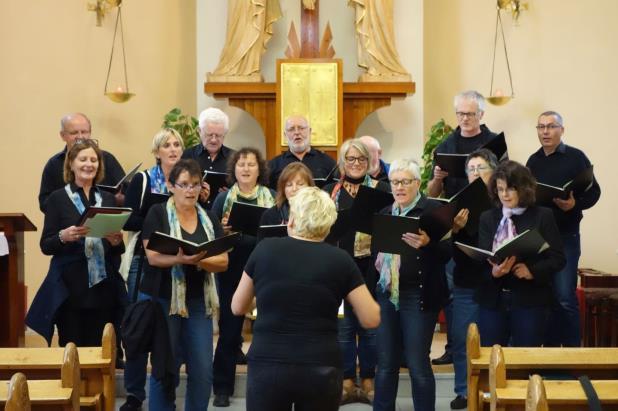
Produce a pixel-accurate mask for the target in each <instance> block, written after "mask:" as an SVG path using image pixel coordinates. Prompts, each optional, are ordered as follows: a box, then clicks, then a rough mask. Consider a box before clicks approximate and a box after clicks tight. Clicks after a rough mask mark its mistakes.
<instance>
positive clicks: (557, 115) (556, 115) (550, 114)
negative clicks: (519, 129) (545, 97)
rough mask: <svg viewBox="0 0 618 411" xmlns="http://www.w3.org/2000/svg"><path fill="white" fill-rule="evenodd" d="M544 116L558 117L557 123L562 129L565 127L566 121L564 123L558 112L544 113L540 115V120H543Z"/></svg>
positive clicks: (549, 111)
mask: <svg viewBox="0 0 618 411" xmlns="http://www.w3.org/2000/svg"><path fill="white" fill-rule="evenodd" d="M543 116H554V117H556V121H557V122H558V124H560V126H561V127H564V121H562V116H561V115H560V114H559V113H558V112H556V111H552V110H548V111H544V112H542V113H541V114H539V118H541V117H543Z"/></svg>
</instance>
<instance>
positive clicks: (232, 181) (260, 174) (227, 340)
mask: <svg viewBox="0 0 618 411" xmlns="http://www.w3.org/2000/svg"><path fill="white" fill-rule="evenodd" d="M227 172H228V176H229V177H228V183H229V186H230V189H229V190H228V191H225V192H222V193H219V194H218V195H217V197H216V198H215V202H214V203H213V206H212V210H213V212H214V213H215V215H216V216H217V218H219V219H220V221H221V223H222V224H223V226H224V228H225V229H226V230H229V228H230V227H228V226H227V221H228V218H229V215H230V211H231V210H232V205H233V204H234V203H235V202H242V203H248V204H254V205H258V206H260V207H269V208H270V207H272V206H273V205H274V203H275V200H274V197H275V192H274V191H272V190H271V189H269V188H268V187H267V186H266V184H267V183H268V168H267V166H266V162H265V161H264V159H263V158H262V155H261V153H260V152H259V151H258V150H257V149H255V148H250V147H249V148H247V147H245V148H241V149H240V150H238V151H236V152H235V153H234V154H233V155H232V156H231V157H230V159H229V161H228V164H227ZM256 241H257V239H256V237H254V236H252V235H247V234H243V235H242V238H241V240H240V243H239V244H238V245H236V247H234V249H233V250H232V251H231V252H230V264H229V267H228V269H227V271H226V272H224V273H221V274H219V275H218V276H217V290H218V292H219V302H220V305H221V311H220V312H219V340H218V341H217V348H216V350H215V360H214V382H213V390H214V394H215V399H214V401H213V405H214V406H215V407H227V406H229V404H230V396H232V395H233V393H234V381H235V376H236V355H237V352H238V347H239V345H240V341H241V340H240V338H241V333H242V326H243V323H244V320H245V317H244V316H235V315H234V314H233V313H232V310H231V303H232V296H233V295H234V291H236V287H238V282H239V281H240V277H241V275H242V272H243V269H244V267H245V264H246V262H247V259H248V258H249V255H250V254H251V252H252V251H253V248H254V247H255V244H256Z"/></svg>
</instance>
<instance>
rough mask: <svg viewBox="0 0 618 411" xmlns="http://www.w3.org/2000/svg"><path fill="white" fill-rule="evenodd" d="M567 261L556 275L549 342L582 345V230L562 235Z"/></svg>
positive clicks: (572, 345)
mask: <svg viewBox="0 0 618 411" xmlns="http://www.w3.org/2000/svg"><path fill="white" fill-rule="evenodd" d="M562 243H563V245H564V255H565V257H566V265H565V266H564V268H563V269H562V270H561V271H558V272H557V273H556V275H555V276H554V284H553V292H554V304H553V307H552V310H551V312H550V317H549V324H548V328H547V335H546V338H545V345H546V346H550V347H559V346H561V345H563V346H565V347H579V346H580V345H581V330H580V319H579V304H578V301H577V291H576V290H577V265H578V263H579V256H580V254H581V246H580V237H579V233H578V234H568V235H563V236H562Z"/></svg>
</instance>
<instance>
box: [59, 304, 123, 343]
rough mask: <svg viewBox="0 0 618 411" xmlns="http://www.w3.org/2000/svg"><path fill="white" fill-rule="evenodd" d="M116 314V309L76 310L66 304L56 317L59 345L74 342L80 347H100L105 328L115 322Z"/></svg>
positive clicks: (61, 307)
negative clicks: (107, 324)
mask: <svg viewBox="0 0 618 411" xmlns="http://www.w3.org/2000/svg"><path fill="white" fill-rule="evenodd" d="M114 314H115V309H114V308H99V309H93V308H76V307H73V306H71V305H69V304H68V303H64V304H63V305H62V306H60V309H59V310H58V313H57V317H56V326H57V327H58V345H60V346H61V347H64V346H65V345H66V344H67V343H68V342H72V343H75V345H76V346H78V347H96V346H100V345H101V337H102V336H103V328H104V327H105V324H106V323H113V322H114ZM116 333H117V334H119V332H118V331H116Z"/></svg>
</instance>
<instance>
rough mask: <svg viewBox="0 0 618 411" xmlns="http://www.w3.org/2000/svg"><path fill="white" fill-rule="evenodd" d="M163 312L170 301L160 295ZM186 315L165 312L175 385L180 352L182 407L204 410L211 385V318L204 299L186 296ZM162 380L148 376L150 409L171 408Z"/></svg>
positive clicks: (167, 309)
mask: <svg viewBox="0 0 618 411" xmlns="http://www.w3.org/2000/svg"><path fill="white" fill-rule="evenodd" d="M159 302H160V303H161V306H162V307H163V312H164V313H168V312H169V309H170V301H169V300H162V299H159ZM187 309H188V310H189V318H182V317H180V316H179V315H172V316H170V315H168V316H167V317H166V318H167V325H168V327H169V332H170V343H171V346H172V350H173V352H174V357H175V361H176V370H177V374H176V386H178V383H179V378H178V375H179V370H180V365H181V352H182V358H183V359H184V362H185V365H186V372H187V394H186V396H185V410H186V411H194V410H207V409H208V401H209V400H210V391H211V389H212V318H211V317H207V316H206V308H205V305H204V300H203V299H190V300H187ZM175 407H176V406H175V404H174V401H170V400H169V399H168V398H167V397H166V395H165V390H164V388H163V386H162V385H161V383H160V382H159V381H157V380H156V379H155V378H154V377H152V375H151V376H150V400H149V410H150V411H162V410H166V411H167V410H174V409H175Z"/></svg>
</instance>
